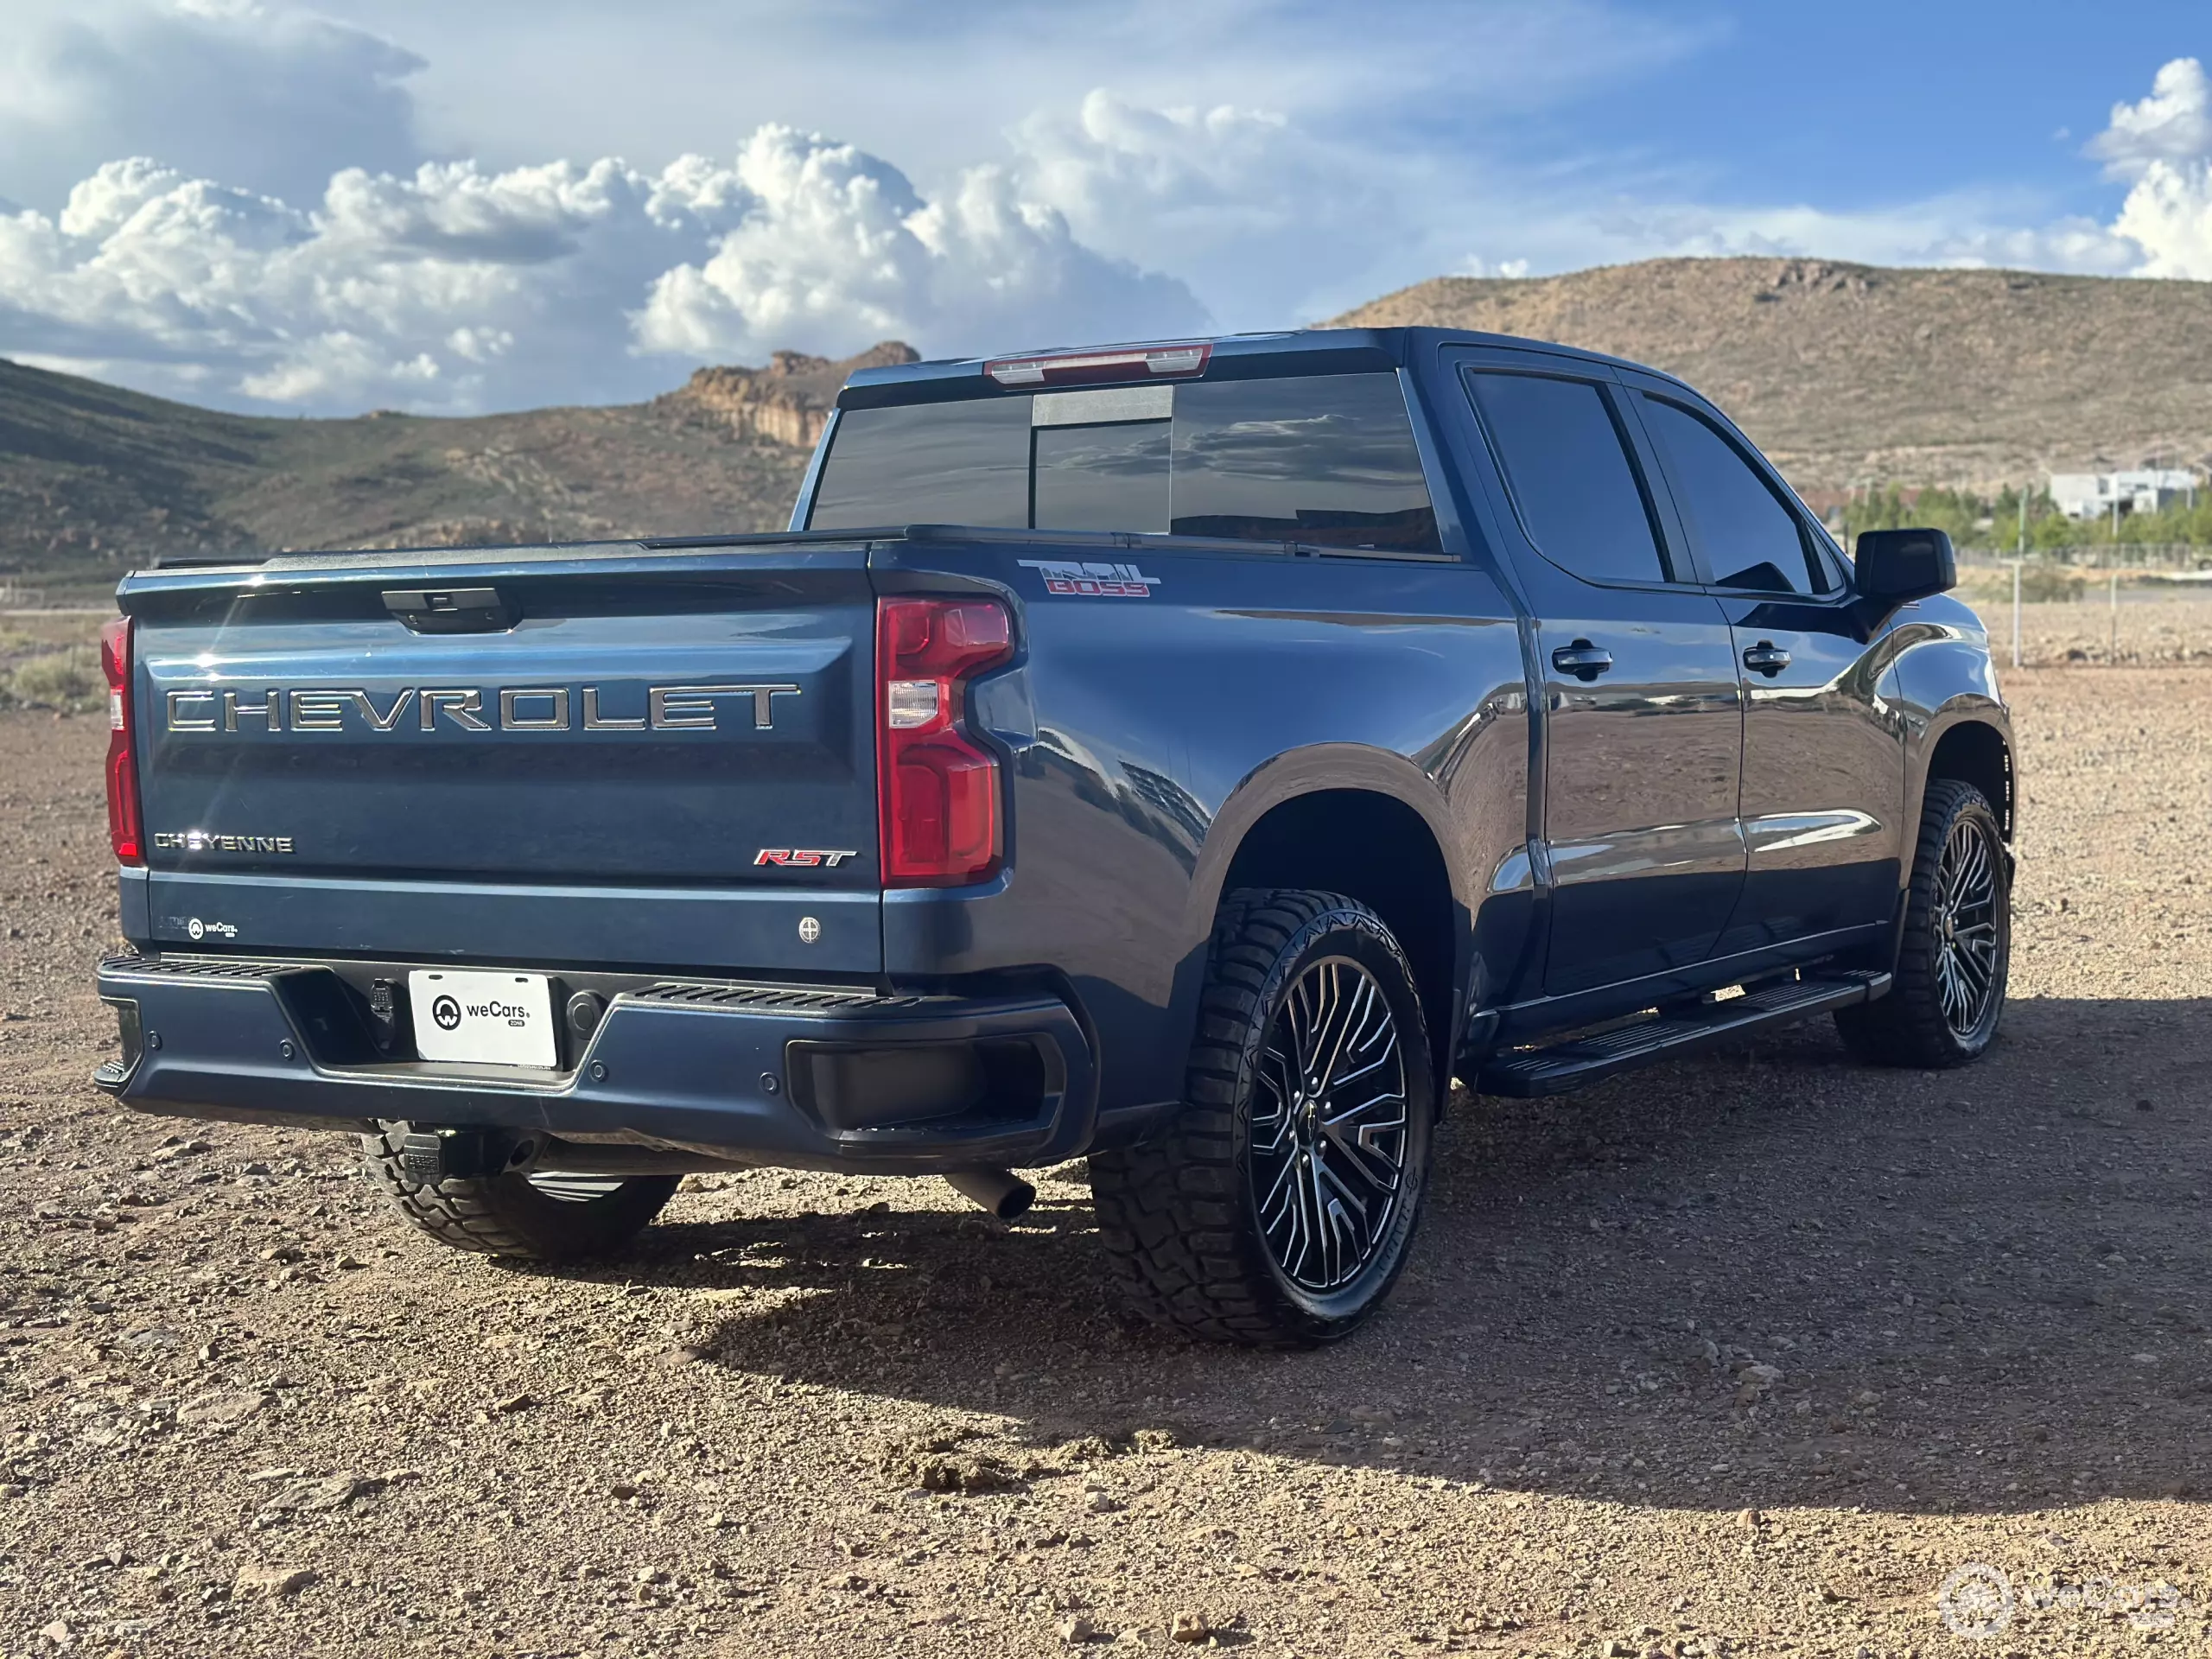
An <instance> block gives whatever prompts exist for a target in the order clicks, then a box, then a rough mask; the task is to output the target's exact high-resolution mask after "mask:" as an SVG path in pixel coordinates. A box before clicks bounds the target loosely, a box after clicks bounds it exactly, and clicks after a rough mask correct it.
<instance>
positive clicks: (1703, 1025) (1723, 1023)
mask: <svg viewBox="0 0 2212 1659" xmlns="http://www.w3.org/2000/svg"><path fill="white" fill-rule="evenodd" d="M1889 988H1890V976H1889V975H1887V974H1885V973H1876V972H1872V971H1871V970H1865V969H1860V970H1855V971H1852V972H1847V973H1829V974H1824V975H1821V976H1820V977H1818V978H1810V977H1808V978H1804V979H1790V980H1783V981H1781V982H1777V983H1775V984H1771V985H1763V986H1761V987H1760V988H1758V989H1757V990H1752V991H1746V992H1745V994H1744V995H1741V996H1738V997H1731V998H1730V999H1729V1000H1728V1001H1726V1002H1713V1003H1709V1004H1707V1006H1706V1007H1702V1008H1700V1009H1699V1010H1698V1011H1697V1012H1696V1013H1695V1014H1689V1015H1682V1016H1675V1017H1668V1016H1664V1015H1655V1016H1653V1017H1652V1018H1650V1019H1649V1020H1639V1021H1637V1023H1636V1024H1634V1025H1631V1026H1619V1027H1615V1028H1614V1029H1612V1030H1611V1031H1606V1032H1600V1033H1598V1034H1597V1035H1596V1036H1594V1037H1576V1038H1570V1039H1568V1040H1567V1041H1566V1042H1563V1043H1558V1044H1554V1046H1551V1047H1549V1048H1529V1049H1516V1050H1513V1051H1510V1052H1507V1053H1503V1054H1500V1055H1498V1056H1497V1057H1496V1058H1493V1059H1492V1060H1491V1062H1490V1064H1489V1065H1485V1066H1484V1067H1483V1069H1482V1074H1481V1076H1480V1077H1479V1078H1478V1080H1477V1082H1476V1084H1475V1090H1476V1092H1477V1093H1478V1094H1484V1095H1511V1096H1517V1097H1520V1098H1522V1099H1527V1098H1529V1097H1532V1096H1538V1095H1563V1094H1566V1093H1567V1092H1568V1091H1569V1090H1575V1089H1581V1088H1586V1087H1587V1086H1588V1085H1589V1084H1593V1083H1596V1082H1599V1080H1600V1079H1602V1078H1605V1077H1611V1076H1612V1075H1613V1074H1614V1073H1615V1072H1616V1071H1628V1070H1630V1068H1631V1067H1635V1066H1639V1065H1643V1064H1645V1063H1646V1062H1647V1061H1650V1060H1656V1059H1673V1058H1675V1057H1676V1056H1678V1055H1684V1054H1694V1053H1695V1052H1697V1051H1698V1050H1700V1049H1701V1048H1706V1047H1709V1046H1711V1045H1713V1044H1714V1043H1717V1042H1720V1041H1723V1040H1725V1039H1727V1038H1731V1037H1740V1036H1742V1035H1743V1034H1744V1033H1746V1032H1751V1031H1757V1030H1758V1029H1760V1028H1761V1027H1765V1026H1781V1025H1787V1024H1789V1022H1790V1021H1792V1020H1802V1019H1804V1018H1805V1017H1806V1016H1807V1015H1808V1014H1825V1013H1827V1011H1828V1010H1829V1009H1830V1008H1845V1007H1850V1006H1851V1005H1852V1004H1853V1003H1854V1002H1872V1001H1873V1000H1874V999H1875V998H1876V997H1878V996H1884V995H1887V994H1888V992H1889Z"/></svg>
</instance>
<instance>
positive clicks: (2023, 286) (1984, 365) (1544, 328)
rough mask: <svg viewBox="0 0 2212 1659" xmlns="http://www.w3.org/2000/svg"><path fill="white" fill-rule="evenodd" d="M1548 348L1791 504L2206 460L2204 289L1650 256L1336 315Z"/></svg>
mask: <svg viewBox="0 0 2212 1659" xmlns="http://www.w3.org/2000/svg"><path fill="white" fill-rule="evenodd" d="M1334 321H1335V322H1336V323H1338V324H1350V325H1359V326H1365V327H1395V326H1402V325H1406V324H1421V323H1429V324H1437V325H1441V326H1444V327H1455V328H1479V329H1483V330H1485V331H1489V332H1493V333H1497V334H1523V335H1529V336H1532V337H1534V338H1535V339H1538V340H1560V341H1563V342H1565V343H1567V344H1568V345H1573V346H1586V347H1589V348H1590V349H1592V350H1595V351H1601V352H1610V353H1615V354H1616V355H1618V356H1621V357H1627V358H1633V359H1636V360H1637V361H1638V362H1640V363H1649V364H1650V365H1653V366H1654V367H1656V368H1662V369H1665V370H1667V371H1668V372H1670V373H1673V374H1677V375H1680V376H1681V378H1684V379H1685V380H1688V382H1690V384H1692V385H1694V386H1696V387H1697V388H1698V389H1699V390H1700V391H1703V392H1704V393H1705V394H1706V395H1707V396H1708V397H1712V398H1713V399H1714V400H1715V401H1716V402H1717V403H1719V404H1720V405H1721V407H1722V408H1724V409H1726V410H1727V411H1728V412H1729V413H1730V414H1731V415H1732V416H1734V417H1735V419H1736V420H1737V421H1738V423H1741V424H1742V426H1743V428H1744V429H1745V431H1746V432H1748V433H1749V434H1750V435H1751V437H1752V439H1753V440H1754V441H1755V442H1758V444H1759V446H1760V447H1761V448H1764V450H1766V452H1767V453H1768V454H1769V455H1770V456H1771V457H1772V458H1773V459H1774V461H1775V462H1776V464H1777V466H1779V467H1782V469H1783V471H1784V472H1785V473H1787V474H1789V479H1790V481H1791V482H1792V483H1794V484H1796V486H1797V487H1798V488H1799V489H1800V490H1802V491H1806V492H1808V493H1815V494H1817V493H1825V492H1828V491H1833V490H1840V489H1846V488H1848V487H1850V486H1853V485H1854V484H1859V483H1882V484H1889V483H1897V484H1904V485H1926V484H1942V485H1950V486H1959V485H1964V486H1970V487H1973V488H1975V489H1977V490H1981V491H1984V492H1991V491H1993V490H1994V489H1995V488H1996V487H1998V486H2001V485H2004V484H2006V483H2017V482H2018V481H2020V480H2023V479H2026V478H2031V477H2034V476H2035V475H2037V474H2041V473H2048V472H2050V471H2053V470H2057V471H2067V470H2072V469H2076V468H2078V469H2082V470H2088V469H2089V468H2091V467H2094V466H2098V465H2102V466H2120V467H2133V466H2136V465H2139V464H2140V463H2141V462H2143V461H2145V460H2148V459H2149V458H2151V457H2152V456H2153V455H2156V456H2159V457H2162V458H2164V459H2165V460H2166V461H2167V463H2168V464H2170V465H2184V464H2185V465H2190V466H2200V465H2204V464H2206V463H2207V461H2208V460H2212V283H2189V282H2171V281H2148V280H2142V279H2135V278H2123V277H2052V276H2046V275H2044V274H2041V273H2038V272H2034V271H2020V270H1891V269H1886V268H1884V267H1881V266H1875V265H1853V264H1838V263H1835V262H1834V261H1829V260H1814V259H1653V260H1647V261H1645V262H1644V263H1643V264H1633V265H1612V266H1606V267H1604V268H1601V269H1599V270H1579V271H1575V272H1573V273H1571V274H1569V275H1567V276H1563V277H1528V278H1520V279H1510V278H1502V277H1437V278H1435V279H1434V280H1433V281H1430V282H1426V283H1417V284H1416V285H1415V286H1414V287H1412V288H1408V289H1401V290H1400V291H1399V292H1397V293H1395V294H1391V295H1388V296H1385V297H1383V298H1382V299H1379V300H1376V301H1374V302H1371V303H1370V304H1367V305H1363V306H1362V307H1360V308H1358V309H1357V310H1356V311H1351V312H1347V313H1346V314H1345V315H1343V316H1341V317H1338V318H1336V319H1334Z"/></svg>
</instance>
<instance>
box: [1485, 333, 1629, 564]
mask: <svg viewBox="0 0 2212 1659" xmlns="http://www.w3.org/2000/svg"><path fill="white" fill-rule="evenodd" d="M1467 386H1468V389H1469V391H1471V392H1472V393H1473V395H1474V400H1475V407H1476V409H1477V410H1478V411H1480V413H1481V415H1482V421H1483V427H1484V430H1485V431H1487V432H1488V433H1489V435H1490V441H1491V448H1492V450H1493V451H1494V452H1495V453H1496V454H1497V461H1498V466H1499V468H1500V469H1501V470H1502V471H1503V473H1504V474H1505V485H1506V487H1507V488H1508V489H1509V490H1510V491H1511V492H1512V493H1513V505H1514V506H1515V507H1516V509H1517V510H1518V511H1519V512H1520V515H1521V522H1522V525H1523V526H1525V527H1526V529H1527V530H1528V532H1529V540H1530V541H1532V542H1534V543H1535V545H1536V550H1537V551H1538V552H1540V553H1541V554H1542V555H1543V556H1545V557H1546V558H1548V559H1549V560H1550V561H1551V562H1552V563H1554V564H1556V565H1558V566H1559V567H1560V569H1564V570H1567V571H1570V572H1572V573H1573V575H1578V576H1582V577H1586V578H1587V579H1589V580H1591V581H1593V582H1663V581H1665V580H1666V579H1667V570H1666V566H1665V563H1664V561H1663V560H1662V558H1661V556H1660V552H1659V537H1658V536H1657V535H1656V533H1655V532H1654V531H1653V530H1652V527H1651V510H1650V508H1649V505H1647V504H1646V502H1645V500H1644V498H1643V486H1641V485H1640V484H1638V483H1637V478H1636V472H1635V469H1634V467H1631V466H1630V462H1629V456H1628V450H1627V448H1626V447H1625V446H1624V443H1623V442H1622V440H1621V434H1620V430H1619V429H1618V427H1616V426H1615V425H1614V424H1613V414H1612V410H1611V408H1610V407H1609V406H1608V405H1607V404H1606V402H1605V394H1604V393H1603V392H1601V391H1599V389H1598V388H1597V387H1596V386H1594V385H1591V384H1590V383H1589V382H1588V381H1586V380H1560V379H1554V378H1550V377H1548V376H1545V375H1536V374H1491V373H1479V372H1470V373H1469V374H1468V376H1467Z"/></svg>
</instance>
